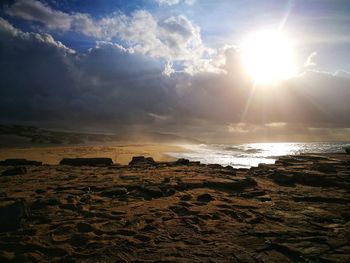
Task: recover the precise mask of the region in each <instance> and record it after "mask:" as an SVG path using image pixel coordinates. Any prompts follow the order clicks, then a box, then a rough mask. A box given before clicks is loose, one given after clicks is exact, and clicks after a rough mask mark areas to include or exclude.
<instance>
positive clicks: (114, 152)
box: [0, 143, 183, 165]
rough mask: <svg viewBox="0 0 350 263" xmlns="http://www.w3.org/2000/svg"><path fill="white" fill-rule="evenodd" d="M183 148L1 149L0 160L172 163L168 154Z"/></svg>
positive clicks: (119, 145) (128, 145)
mask: <svg viewBox="0 0 350 263" xmlns="http://www.w3.org/2000/svg"><path fill="white" fill-rule="evenodd" d="M180 151H183V148H182V147H180V146H177V145H175V144H160V143H157V144H151V143H149V144H137V143H114V144H113V143H111V144H110V145H108V146H107V145H82V146H52V145H50V146H47V147H38V146H36V147H33V146H32V147H30V146H29V147H26V148H24V147H18V148H0V160H4V159H7V158H24V159H30V160H34V161H41V162H43V163H45V164H52V165H54V164H58V163H59V162H60V161H61V160H62V159H63V158H65V157H71V158H77V157H106V158H111V159H112V160H113V162H114V163H119V164H128V163H129V162H130V160H131V159H132V157H133V156H138V155H142V156H147V157H153V158H154V159H155V160H156V161H171V160H175V159H176V158H174V157H171V156H169V155H167V154H166V153H167V152H173V153H176V152H180Z"/></svg>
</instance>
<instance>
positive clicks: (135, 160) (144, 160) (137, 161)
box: [129, 156, 156, 165]
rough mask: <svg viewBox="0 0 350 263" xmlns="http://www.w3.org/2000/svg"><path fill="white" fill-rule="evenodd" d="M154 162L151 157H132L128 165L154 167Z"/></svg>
mask: <svg viewBox="0 0 350 263" xmlns="http://www.w3.org/2000/svg"><path fill="white" fill-rule="evenodd" d="M155 164H156V162H155V161H154V160H153V158H152V157H144V156H134V157H132V160H131V162H130V163H129V165H155Z"/></svg>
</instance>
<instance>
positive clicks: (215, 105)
mask: <svg viewBox="0 0 350 263" xmlns="http://www.w3.org/2000/svg"><path fill="white" fill-rule="evenodd" d="M223 54H224V58H225V60H224V61H226V62H225V63H224V65H222V66H221V67H222V69H223V70H225V71H226V73H208V72H202V73H198V74H195V75H189V74H186V73H175V74H172V75H171V76H166V75H164V74H162V72H163V69H164V63H165V62H162V61H160V60H157V59H154V58H150V57H147V56H144V55H141V54H139V53H135V52H133V50H132V49H125V48H123V47H121V46H119V45H116V44H111V43H108V42H98V43H97V46H96V47H95V48H92V49H90V50H89V51H86V52H85V53H76V52H74V51H73V50H71V49H69V48H68V47H66V46H64V45H63V44H62V43H60V42H58V41H55V40H54V39H53V38H52V37H51V36H50V35H48V34H34V33H24V32H22V31H20V30H17V29H15V28H13V27H12V26H11V25H10V24H9V23H7V22H6V21H5V20H3V19H1V20H0V87H1V91H0V120H1V121H12V122H31V123H33V124H35V123H51V124H52V123H56V124H57V126H60V127H61V128H62V127H63V128H67V127H69V126H74V127H78V126H82V125H84V126H90V127H94V126H99V127H117V128H119V127H133V126H137V127H139V128H140V127H143V128H146V129H151V130H152V129H153V130H156V129H157V130H162V131H175V132H182V133H188V134H191V135H194V136H204V137H208V138H212V139H213V140H215V136H216V139H217V140H219V139H222V138H225V136H226V137H228V136H232V137H235V138H236V139H237V138H246V136H247V134H251V136H252V134H253V135H254V136H255V138H258V137H259V136H260V137H261V138H267V137H264V136H263V135H264V134H265V135H266V134H270V137H271V136H272V134H280V137H281V138H283V139H285V138H287V137H288V136H293V134H294V135H296V134H301V135H300V136H302V134H304V135H305V134H307V133H315V134H318V136H321V135H322V136H329V137H332V136H333V137H336V138H343V137H344V136H345V137H346V136H349V129H343V130H342V131H343V135H342V136H343V137H341V135H339V134H340V133H341V128H349V127H350V106H349V103H348V102H349V98H350V89H349V87H350V79H348V78H344V77H338V76H336V75H331V74H326V73H322V72H315V71H313V72H311V71H310V72H306V73H305V74H304V75H302V76H300V77H298V78H294V79H291V80H289V81H286V82H284V83H283V84H281V86H280V87H278V88H277V87H276V88H270V89H260V88H254V87H253V85H252V83H251V82H250V81H249V80H247V78H246V77H245V76H244V74H243V73H242V70H241V67H240V62H239V51H238V50H236V49H235V48H228V49H226V50H225V52H224V53H223ZM57 128H59V127H57ZM293 129H294V130H293ZM295 129H297V131H296V130H295ZM339 129H340V130H339ZM292 130H293V131H294V132H291V131H292ZM344 134H345V135H344ZM284 135H285V136H284ZM298 136H299V135H298ZM260 137H259V138H260ZM272 137H273V136H272ZM275 138H276V137H275ZM298 138H299V137H298ZM300 138H301V137H300Z"/></svg>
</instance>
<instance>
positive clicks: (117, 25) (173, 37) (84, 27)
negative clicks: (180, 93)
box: [6, 0, 212, 71]
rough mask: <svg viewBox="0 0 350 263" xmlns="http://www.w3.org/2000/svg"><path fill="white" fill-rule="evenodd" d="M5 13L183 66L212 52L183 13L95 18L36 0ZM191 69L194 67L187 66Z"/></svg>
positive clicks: (19, 1) (21, 0)
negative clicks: (119, 43) (120, 43)
mask: <svg viewBox="0 0 350 263" xmlns="http://www.w3.org/2000/svg"><path fill="white" fill-rule="evenodd" d="M6 12H7V13H8V14H9V15H11V16H15V17H20V18H22V19H25V20H29V21H35V22H39V23H41V24H42V25H43V26H45V27H47V28H48V29H49V30H61V31H68V30H73V31H76V32H79V33H82V34H84V35H86V36H89V37H93V38H95V39H97V40H102V41H112V40H115V39H118V40H121V41H123V42H124V43H125V45H127V47H129V48H132V49H133V50H134V51H135V52H137V53H140V54H143V55H147V56H150V57H154V58H160V59H164V60H166V61H177V62H179V63H180V64H181V65H183V66H184V65H186V64H190V65H192V64H194V65H196V64H198V65H200V64H201V66H200V67H203V61H202V60H201V59H202V57H203V56H204V55H205V54H208V53H211V52H212V50H210V49H209V48H206V47H205V46H204V45H203V43H202V40H201V36H200V28H199V27H198V26H195V25H194V24H193V23H192V22H191V21H190V20H188V19H187V18H186V17H185V16H184V15H178V16H171V17H168V18H165V19H161V20H158V19H156V18H155V17H153V16H152V14H151V13H149V12H148V11H145V10H138V11H135V12H133V13H132V14H131V15H129V16H128V15H125V14H123V13H120V12H116V13H112V14H111V15H108V16H105V17H103V18H101V19H99V20H96V19H93V18H92V17H90V16H89V15H88V14H84V13H64V12H61V11H58V10H54V9H52V8H51V7H49V6H48V5H46V4H44V3H42V2H39V1H36V0H17V1H16V2H15V3H14V4H13V5H12V6H9V7H7V8H6ZM188 61H189V63H185V62H188ZM197 67H199V66H197ZM185 68H186V66H185ZM193 70H194V68H193V67H192V68H191V69H187V71H193Z"/></svg>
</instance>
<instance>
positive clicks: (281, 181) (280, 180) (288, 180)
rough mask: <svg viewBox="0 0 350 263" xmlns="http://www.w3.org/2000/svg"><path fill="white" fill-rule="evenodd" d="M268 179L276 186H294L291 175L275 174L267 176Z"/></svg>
mask: <svg viewBox="0 0 350 263" xmlns="http://www.w3.org/2000/svg"><path fill="white" fill-rule="evenodd" d="M269 178H271V179H272V180H273V181H274V182H275V183H276V184H278V185H281V186H292V187H294V186H295V179H294V177H293V176H292V175H289V174H282V173H278V172H276V173H273V174H271V175H269Z"/></svg>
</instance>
